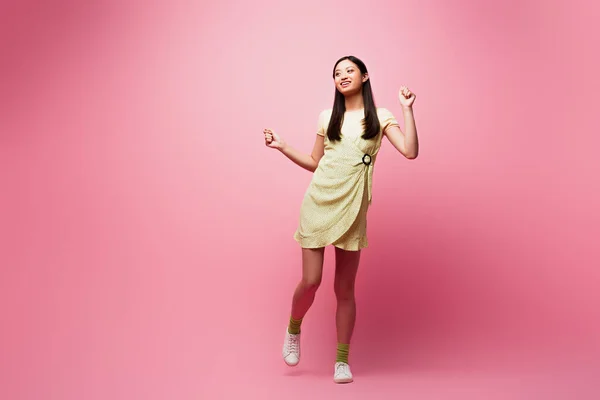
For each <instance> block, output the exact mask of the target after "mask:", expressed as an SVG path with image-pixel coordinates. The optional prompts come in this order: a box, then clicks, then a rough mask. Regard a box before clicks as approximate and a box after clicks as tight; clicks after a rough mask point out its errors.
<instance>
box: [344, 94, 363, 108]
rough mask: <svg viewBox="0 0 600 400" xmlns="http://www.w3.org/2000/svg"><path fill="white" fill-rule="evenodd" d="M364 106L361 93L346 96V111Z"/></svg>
mask: <svg viewBox="0 0 600 400" xmlns="http://www.w3.org/2000/svg"><path fill="white" fill-rule="evenodd" d="M363 108H365V103H364V101H363V96H362V93H358V94H355V95H353V96H349V97H346V111H357V110H362V109H363Z"/></svg>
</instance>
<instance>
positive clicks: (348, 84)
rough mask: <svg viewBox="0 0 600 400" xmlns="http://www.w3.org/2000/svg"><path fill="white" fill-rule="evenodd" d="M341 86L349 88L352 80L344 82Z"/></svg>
mask: <svg viewBox="0 0 600 400" xmlns="http://www.w3.org/2000/svg"><path fill="white" fill-rule="evenodd" d="M340 86H341V87H343V88H347V87H348V86H350V82H342V84H341V85H340Z"/></svg>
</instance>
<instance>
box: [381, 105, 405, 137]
mask: <svg viewBox="0 0 600 400" xmlns="http://www.w3.org/2000/svg"><path fill="white" fill-rule="evenodd" d="M378 114H379V123H380V125H381V131H382V132H385V130H386V129H387V128H389V127H390V126H400V125H399V124H398V121H397V120H396V118H395V117H394V114H392V113H391V112H390V110H388V109H387V108H379V109H378Z"/></svg>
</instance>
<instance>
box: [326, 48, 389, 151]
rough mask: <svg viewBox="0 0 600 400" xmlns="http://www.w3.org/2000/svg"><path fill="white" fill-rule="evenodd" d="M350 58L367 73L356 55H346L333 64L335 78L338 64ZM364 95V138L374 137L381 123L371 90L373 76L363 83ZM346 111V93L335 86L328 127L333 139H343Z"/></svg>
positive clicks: (362, 71) (328, 135) (363, 72)
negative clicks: (342, 131) (342, 132)
mask: <svg viewBox="0 0 600 400" xmlns="http://www.w3.org/2000/svg"><path fill="white" fill-rule="evenodd" d="M344 60H350V61H352V62H353V63H354V64H356V65H357V66H358V69H359V70H360V72H361V74H362V75H364V74H366V73H367V67H366V66H365V63H363V62H362V61H361V60H359V59H358V58H356V57H354V56H345V57H342V58H340V59H339V60H337V61H336V63H335V65H334V66H333V78H334V79H335V68H336V67H337V65H338V64H339V63H340V62H342V61H344ZM362 96H363V102H364V105H365V118H364V119H363V120H362V125H363V132H364V133H363V135H362V137H363V139H372V138H374V137H375V136H377V135H378V134H379V130H380V129H381V126H380V125H379V118H378V117H377V107H375V99H374V98H373V91H372V90H371V78H369V79H367V81H366V82H364V83H363V85H362ZM345 112H346V101H345V98H344V95H343V94H342V93H341V92H340V91H339V90H338V89H337V86H336V88H335V98H334V100H333V110H332V113H331V119H330V120H329V126H328V127H327V137H328V138H329V140H331V141H336V140H340V139H341V130H342V123H343V122H344V113H345Z"/></svg>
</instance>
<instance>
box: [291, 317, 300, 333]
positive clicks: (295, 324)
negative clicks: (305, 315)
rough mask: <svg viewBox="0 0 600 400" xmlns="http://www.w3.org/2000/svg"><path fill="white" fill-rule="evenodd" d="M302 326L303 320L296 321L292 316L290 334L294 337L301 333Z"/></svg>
mask: <svg viewBox="0 0 600 400" xmlns="http://www.w3.org/2000/svg"><path fill="white" fill-rule="evenodd" d="M301 324H302V318H300V319H294V318H292V317H291V316H290V325H289V326H288V332H289V333H291V334H292V335H297V334H299V333H300V325H301Z"/></svg>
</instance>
